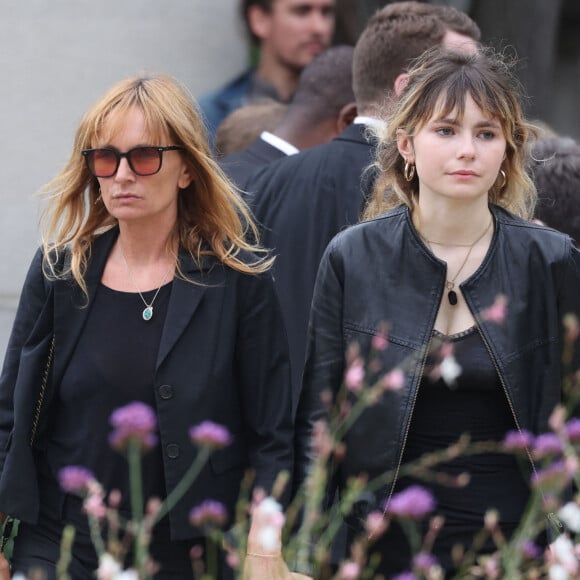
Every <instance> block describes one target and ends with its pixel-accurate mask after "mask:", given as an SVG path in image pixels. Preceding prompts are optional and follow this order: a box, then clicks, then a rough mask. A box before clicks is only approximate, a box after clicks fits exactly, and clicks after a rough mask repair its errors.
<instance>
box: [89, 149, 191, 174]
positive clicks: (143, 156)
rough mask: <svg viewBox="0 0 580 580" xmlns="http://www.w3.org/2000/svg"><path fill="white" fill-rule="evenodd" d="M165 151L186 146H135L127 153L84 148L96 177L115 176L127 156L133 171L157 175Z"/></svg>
mask: <svg viewBox="0 0 580 580" xmlns="http://www.w3.org/2000/svg"><path fill="white" fill-rule="evenodd" d="M164 151H185V148H184V147H178V146H176V145H170V146H169V147H153V146H148V147H134V148H133V149H130V150H129V151H127V152H126V153H120V152H119V151H115V149H108V148H102V149H83V150H82V151H81V153H82V154H83V156H84V158H85V161H86V163H87V167H88V168H89V171H90V172H91V173H92V174H93V175H94V176H95V177H113V175H115V173H117V169H119V165H120V163H121V159H122V158H123V157H125V158H126V159H127V162H128V163H129V167H130V168H131V171H132V172H133V173H135V174H136V175H141V176H145V175H155V174H156V173H158V172H159V170H160V169H161V165H162V163H163V152H164Z"/></svg>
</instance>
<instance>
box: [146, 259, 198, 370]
mask: <svg viewBox="0 0 580 580" xmlns="http://www.w3.org/2000/svg"><path fill="white" fill-rule="evenodd" d="M179 260H180V264H181V270H182V272H183V273H184V274H185V275H186V276H187V277H188V280H182V279H181V278H177V277H176V278H174V280H173V287H172V289H171V296H170V298H169V305H168V307H167V315H166V317H165V324H164V325H163V334H162V335H161V342H160V343H159V352H158V355H157V365H156V368H157V369H158V368H159V367H160V366H161V364H162V363H163V361H164V360H165V358H166V357H167V355H168V354H169V353H170V352H171V350H172V349H173V347H174V346H175V343H176V342H177V340H178V339H179V337H180V336H181V335H182V333H183V331H184V330H185V329H186V328H187V326H188V325H189V323H190V321H191V318H192V316H193V314H194V312H195V311H196V310H197V307H198V306H199V303H200V302H201V299H202V297H203V295H204V294H205V291H206V287H207V284H209V276H206V275H205V274H206V272H205V270H206V264H205V263H204V265H202V268H201V269H200V268H199V266H198V265H197V264H196V263H195V261H194V260H193V259H192V257H191V256H190V255H189V254H187V253H186V252H183V251H182V252H181V253H180V256H179ZM206 262H209V260H206Z"/></svg>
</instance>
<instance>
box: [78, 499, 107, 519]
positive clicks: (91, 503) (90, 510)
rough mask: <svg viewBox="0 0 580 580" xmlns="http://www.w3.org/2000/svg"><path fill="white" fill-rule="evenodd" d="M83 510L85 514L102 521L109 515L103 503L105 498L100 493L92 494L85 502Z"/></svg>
mask: <svg viewBox="0 0 580 580" xmlns="http://www.w3.org/2000/svg"><path fill="white" fill-rule="evenodd" d="M83 509H84V510H85V512H86V513H87V514H88V515H90V516H92V517H94V518H96V519H98V520H100V519H102V518H104V517H105V516H106V515H107V508H106V507H105V504H104V503H103V496H102V495H101V494H99V493H91V494H90V495H88V496H87V498H86V499H85V501H84V502H83Z"/></svg>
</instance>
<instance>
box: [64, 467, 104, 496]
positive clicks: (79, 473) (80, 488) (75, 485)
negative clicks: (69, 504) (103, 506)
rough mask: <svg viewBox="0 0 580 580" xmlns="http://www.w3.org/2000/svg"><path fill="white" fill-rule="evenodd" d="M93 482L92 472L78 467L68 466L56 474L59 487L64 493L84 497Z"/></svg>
mask: <svg viewBox="0 0 580 580" xmlns="http://www.w3.org/2000/svg"><path fill="white" fill-rule="evenodd" d="M94 480H95V476H94V475H93V472H92V471H90V470H89V469H86V468H85V467H82V466H80V465H69V466H67V467H63V468H62V469H61V470H60V471H59V472H58V481H59V483H60V487H61V489H62V490H63V491H65V492H66V493H75V494H77V495H84V494H85V493H86V492H87V490H88V487H89V484H90V483H91V482H92V481H94Z"/></svg>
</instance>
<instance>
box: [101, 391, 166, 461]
mask: <svg viewBox="0 0 580 580" xmlns="http://www.w3.org/2000/svg"><path fill="white" fill-rule="evenodd" d="M109 423H110V424H111V426H112V427H113V432H112V433H111V434H110V435H109V443H110V444H111V447H112V448H113V449H116V450H117V451H123V450H125V449H127V447H128V446H129V443H130V442H132V441H134V442H137V443H139V444H140V446H141V447H142V448H143V449H151V448H152V447H155V445H156V444H157V436H156V435H155V433H154V432H155V429H156V428H157V419H156V417H155V411H153V409H152V408H151V407H149V405H146V404H145V403H141V402H140V401H134V402H132V403H129V404H128V405H125V406H124V407H119V408H118V409H115V410H114V411H113V413H112V414H111V417H110V418H109Z"/></svg>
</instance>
